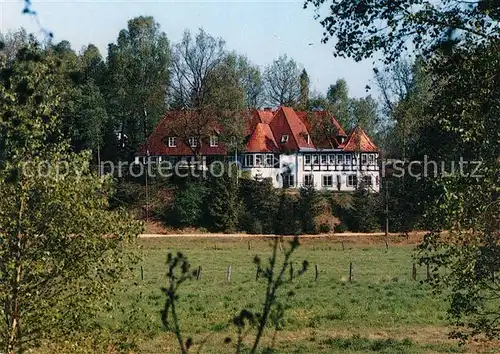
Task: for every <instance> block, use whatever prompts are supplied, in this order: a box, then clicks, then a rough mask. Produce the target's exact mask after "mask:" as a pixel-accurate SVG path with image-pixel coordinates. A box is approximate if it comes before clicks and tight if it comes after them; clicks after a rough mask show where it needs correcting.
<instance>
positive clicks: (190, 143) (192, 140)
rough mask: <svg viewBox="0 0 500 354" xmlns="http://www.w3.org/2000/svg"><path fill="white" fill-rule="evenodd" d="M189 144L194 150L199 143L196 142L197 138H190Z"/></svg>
mask: <svg viewBox="0 0 500 354" xmlns="http://www.w3.org/2000/svg"><path fill="white" fill-rule="evenodd" d="M188 143H189V146H190V147H192V148H194V147H196V146H197V141H196V138H195V137H190V138H188Z"/></svg>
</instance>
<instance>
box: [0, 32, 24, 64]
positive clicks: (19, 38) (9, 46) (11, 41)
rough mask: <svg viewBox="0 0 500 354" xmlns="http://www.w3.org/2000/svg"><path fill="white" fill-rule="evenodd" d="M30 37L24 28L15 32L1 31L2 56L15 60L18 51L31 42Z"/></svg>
mask: <svg viewBox="0 0 500 354" xmlns="http://www.w3.org/2000/svg"><path fill="white" fill-rule="evenodd" d="M29 37H30V36H29V35H28V33H27V32H26V30H25V29H24V28H21V29H19V30H17V31H15V32H7V33H1V32H0V56H1V55H3V56H5V57H6V61H7V62H10V61H13V60H14V59H15V58H16V55H17V52H18V51H19V50H20V49H21V48H23V47H24V46H25V45H27V44H28V43H29V42H30V40H31V39H30V38H29Z"/></svg>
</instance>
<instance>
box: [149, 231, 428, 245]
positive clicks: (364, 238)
mask: <svg viewBox="0 0 500 354" xmlns="http://www.w3.org/2000/svg"><path fill="white" fill-rule="evenodd" d="M424 235H425V231H418V232H411V233H410V234H409V235H408V237H406V236H404V235H401V234H399V233H391V234H389V238H388V240H387V241H388V242H389V243H390V244H393V245H394V244H396V245H408V244H411V245H415V244H417V243H419V242H421V240H422V238H423V236H424ZM274 236H276V235H249V234H222V233H193V232H186V233H144V234H141V235H140V236H139V237H140V238H143V239H148V238H179V237H184V238H211V239H218V238H220V239H222V238H225V239H228V238H231V239H259V238H260V239H265V238H271V237H274ZM283 237H285V238H291V237H293V235H290V236H283ZM300 238H301V239H311V240H313V239H323V240H325V239H326V240H330V241H333V242H348V243H354V244H384V243H385V241H386V237H385V233H383V232H374V233H352V232H345V233H338V234H337V233H330V234H319V235H300Z"/></svg>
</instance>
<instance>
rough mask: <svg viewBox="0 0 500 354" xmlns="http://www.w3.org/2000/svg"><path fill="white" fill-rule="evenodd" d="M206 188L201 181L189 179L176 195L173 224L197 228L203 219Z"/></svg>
mask: <svg viewBox="0 0 500 354" xmlns="http://www.w3.org/2000/svg"><path fill="white" fill-rule="evenodd" d="M205 193H206V188H205V186H204V185H203V183H202V182H201V181H198V180H192V179H189V180H187V181H186V183H185V186H183V187H182V188H180V189H178V190H177V192H176V193H175V195H174V209H173V213H172V215H171V216H172V217H173V220H171V223H172V224H173V225H176V226H183V227H187V226H189V227H197V226H199V225H200V223H201V221H202V218H203V210H204V208H203V202H204V200H205Z"/></svg>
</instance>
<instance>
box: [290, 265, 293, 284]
mask: <svg viewBox="0 0 500 354" xmlns="http://www.w3.org/2000/svg"><path fill="white" fill-rule="evenodd" d="M290 280H293V262H290Z"/></svg>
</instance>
